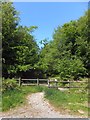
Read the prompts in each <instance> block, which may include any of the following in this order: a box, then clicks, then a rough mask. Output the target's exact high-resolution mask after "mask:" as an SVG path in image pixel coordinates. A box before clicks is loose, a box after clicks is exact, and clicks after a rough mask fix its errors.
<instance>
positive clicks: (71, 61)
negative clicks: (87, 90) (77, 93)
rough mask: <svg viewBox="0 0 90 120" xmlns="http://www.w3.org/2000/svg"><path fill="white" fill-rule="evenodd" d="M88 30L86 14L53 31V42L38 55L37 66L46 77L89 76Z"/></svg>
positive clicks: (68, 77) (89, 43) (89, 49)
mask: <svg viewBox="0 0 90 120" xmlns="http://www.w3.org/2000/svg"><path fill="white" fill-rule="evenodd" d="M82 23H83V24H82ZM88 29H89V28H88V16H87V13H85V15H84V16H82V17H81V18H79V19H78V20H77V21H70V22H69V23H65V24H64V25H63V26H61V27H60V26H58V27H57V29H55V31H54V34H53V40H52V41H51V42H49V43H48V44H46V45H45V46H44V48H43V49H42V50H41V53H40V61H39V65H40V67H41V68H42V69H43V71H44V73H45V74H46V76H48V77H55V76H60V79H62V80H63V79H64V80H68V79H79V78H80V77H84V76H89V73H90V72H89V71H90V70H89V68H90V64H89V61H90V47H89V46H90V41H88V31H89V30H88ZM44 68H45V69H44Z"/></svg>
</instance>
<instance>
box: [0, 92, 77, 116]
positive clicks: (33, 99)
mask: <svg viewBox="0 0 90 120" xmlns="http://www.w3.org/2000/svg"><path fill="white" fill-rule="evenodd" d="M0 117H1V118H75V116H71V115H67V114H66V113H65V114H64V115H62V114H60V112H58V111H56V110H55V109H54V107H53V106H51V105H50V104H49V102H48V101H47V100H46V99H45V98H44V93H43V92H38V93H33V94H30V95H28V96H27V103H26V104H25V105H22V106H20V107H16V108H14V109H11V110H10V111H8V112H3V113H0Z"/></svg>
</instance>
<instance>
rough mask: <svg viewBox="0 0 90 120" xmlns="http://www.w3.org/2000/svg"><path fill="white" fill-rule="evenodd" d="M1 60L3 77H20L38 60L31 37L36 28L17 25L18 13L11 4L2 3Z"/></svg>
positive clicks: (36, 50) (34, 42) (35, 45)
mask: <svg viewBox="0 0 90 120" xmlns="http://www.w3.org/2000/svg"><path fill="white" fill-rule="evenodd" d="M1 15H2V43H3V44H2V47H3V51H2V53H3V54H2V60H3V65H2V66H3V71H2V74H3V77H6V78H8V77H10V78H12V77H14V76H21V73H22V72H23V71H27V70H29V69H33V68H34V65H35V64H36V63H37V60H38V50H39V48H38V45H37V43H36V41H35V39H34V37H33V35H32V32H33V31H34V30H35V29H36V28H37V27H36V26H31V27H26V26H25V27H23V26H20V25H19V17H18V12H17V11H16V10H15V8H14V6H13V3H8V2H4V3H2V14H1Z"/></svg>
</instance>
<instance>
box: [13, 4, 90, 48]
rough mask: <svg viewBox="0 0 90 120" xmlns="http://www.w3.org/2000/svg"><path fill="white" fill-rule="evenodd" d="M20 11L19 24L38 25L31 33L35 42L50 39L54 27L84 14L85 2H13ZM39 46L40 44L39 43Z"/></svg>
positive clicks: (86, 5)
mask: <svg viewBox="0 0 90 120" xmlns="http://www.w3.org/2000/svg"><path fill="white" fill-rule="evenodd" d="M14 6H15V8H16V10H17V11H19V12H20V15H19V16H20V24H21V25H23V26H32V25H35V26H38V29H36V30H35V31H34V33H33V35H34V36H35V39H36V41H37V43H38V44H39V42H40V41H41V40H43V39H45V38H47V39H48V40H52V35H53V32H54V29H55V28H57V26H58V25H60V26H61V25H63V24H64V23H67V22H69V21H71V20H76V19H78V18H80V16H82V15H84V13H85V11H86V10H87V8H88V3H87V2H45V3H44V2H14ZM39 46H40V44H39Z"/></svg>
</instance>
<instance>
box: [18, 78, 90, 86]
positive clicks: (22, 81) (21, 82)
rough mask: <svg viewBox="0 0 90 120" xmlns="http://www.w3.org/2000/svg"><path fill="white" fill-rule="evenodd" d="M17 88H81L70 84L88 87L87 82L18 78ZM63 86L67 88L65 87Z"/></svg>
mask: <svg viewBox="0 0 90 120" xmlns="http://www.w3.org/2000/svg"><path fill="white" fill-rule="evenodd" d="M18 80H19V86H21V85H37V86H39V85H41V84H43V85H47V86H48V88H82V86H79V85H78V86H72V83H76V84H78V83H82V84H83V83H86V85H88V81H69V80H68V81H57V80H56V79H55V80H50V79H21V78H19V79H18ZM65 84H66V85H67V86H65Z"/></svg>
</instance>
